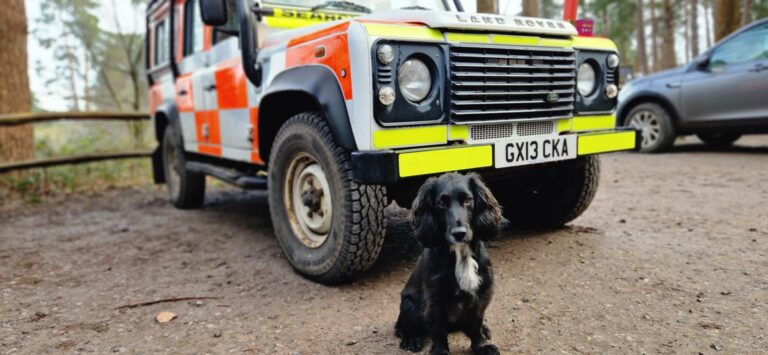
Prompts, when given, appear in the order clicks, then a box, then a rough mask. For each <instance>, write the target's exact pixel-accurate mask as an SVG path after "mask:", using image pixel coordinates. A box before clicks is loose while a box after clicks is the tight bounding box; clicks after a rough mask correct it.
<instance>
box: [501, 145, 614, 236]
mask: <svg viewBox="0 0 768 355" xmlns="http://www.w3.org/2000/svg"><path fill="white" fill-rule="evenodd" d="M599 179H600V159H599V157H598V156H596V155H591V156H586V157H579V158H577V159H576V160H570V161H565V162H559V163H553V164H548V165H544V166H541V167H539V168H535V170H532V171H530V172H528V173H526V174H524V175H520V176H516V177H511V178H504V177H501V178H500V179H499V178H497V179H496V181H495V182H491V183H489V186H490V187H491V191H493V194H494V196H496V198H497V199H498V200H499V202H500V203H501V205H502V206H503V214H504V217H506V218H507V219H508V220H509V221H510V223H511V224H512V225H513V226H518V227H533V228H551V227H560V226H562V225H564V224H566V223H568V222H570V221H572V220H574V219H576V217H578V216H580V215H581V214H582V213H584V211H586V209H587V207H589V204H590V203H591V202H592V199H593V198H594V197H595V193H596V192H597V186H598V181H599Z"/></svg>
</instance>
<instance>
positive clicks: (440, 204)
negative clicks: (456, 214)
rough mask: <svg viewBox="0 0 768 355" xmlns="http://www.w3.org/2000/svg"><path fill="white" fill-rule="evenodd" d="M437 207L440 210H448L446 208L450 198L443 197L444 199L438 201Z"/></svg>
mask: <svg viewBox="0 0 768 355" xmlns="http://www.w3.org/2000/svg"><path fill="white" fill-rule="evenodd" d="M436 205H437V207H438V208H446V207H448V198H447V197H445V196H443V197H441V198H439V199H437V203H436Z"/></svg>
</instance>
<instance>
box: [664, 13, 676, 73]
mask: <svg viewBox="0 0 768 355" xmlns="http://www.w3.org/2000/svg"><path fill="white" fill-rule="evenodd" d="M663 16H664V18H663V19H664V35H663V38H662V40H663V43H662V46H661V53H662V56H663V58H662V60H661V65H662V69H670V68H674V67H675V66H677V58H676V57H675V9H674V7H672V0H664V2H663Z"/></svg>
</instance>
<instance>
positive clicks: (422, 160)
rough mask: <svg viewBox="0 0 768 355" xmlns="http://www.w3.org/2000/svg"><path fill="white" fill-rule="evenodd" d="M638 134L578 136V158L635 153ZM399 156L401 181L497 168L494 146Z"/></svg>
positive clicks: (614, 132) (620, 132)
mask: <svg viewBox="0 0 768 355" xmlns="http://www.w3.org/2000/svg"><path fill="white" fill-rule="evenodd" d="M636 134H637V133H636V132H635V131H633V130H627V131H609V132H600V133H586V134H578V135H577V137H578V138H577V146H576V147H577V155H578V156H583V155H592V154H598V153H608V152H617V151H622V150H632V149H635V148H636V145H637V138H636ZM396 154H397V166H398V175H399V177H401V178H405V177H411V176H419V175H430V174H438V173H444V172H449V171H460V170H470V169H479V168H490V167H493V166H494V163H493V145H490V144H488V145H473V146H454V147H441V148H432V149H418V150H405V151H397V152H396Z"/></svg>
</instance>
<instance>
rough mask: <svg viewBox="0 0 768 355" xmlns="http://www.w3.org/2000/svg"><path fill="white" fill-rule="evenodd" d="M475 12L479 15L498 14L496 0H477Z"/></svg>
mask: <svg viewBox="0 0 768 355" xmlns="http://www.w3.org/2000/svg"><path fill="white" fill-rule="evenodd" d="M477 12H478V13H481V14H497V13H499V4H498V0H477Z"/></svg>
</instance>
